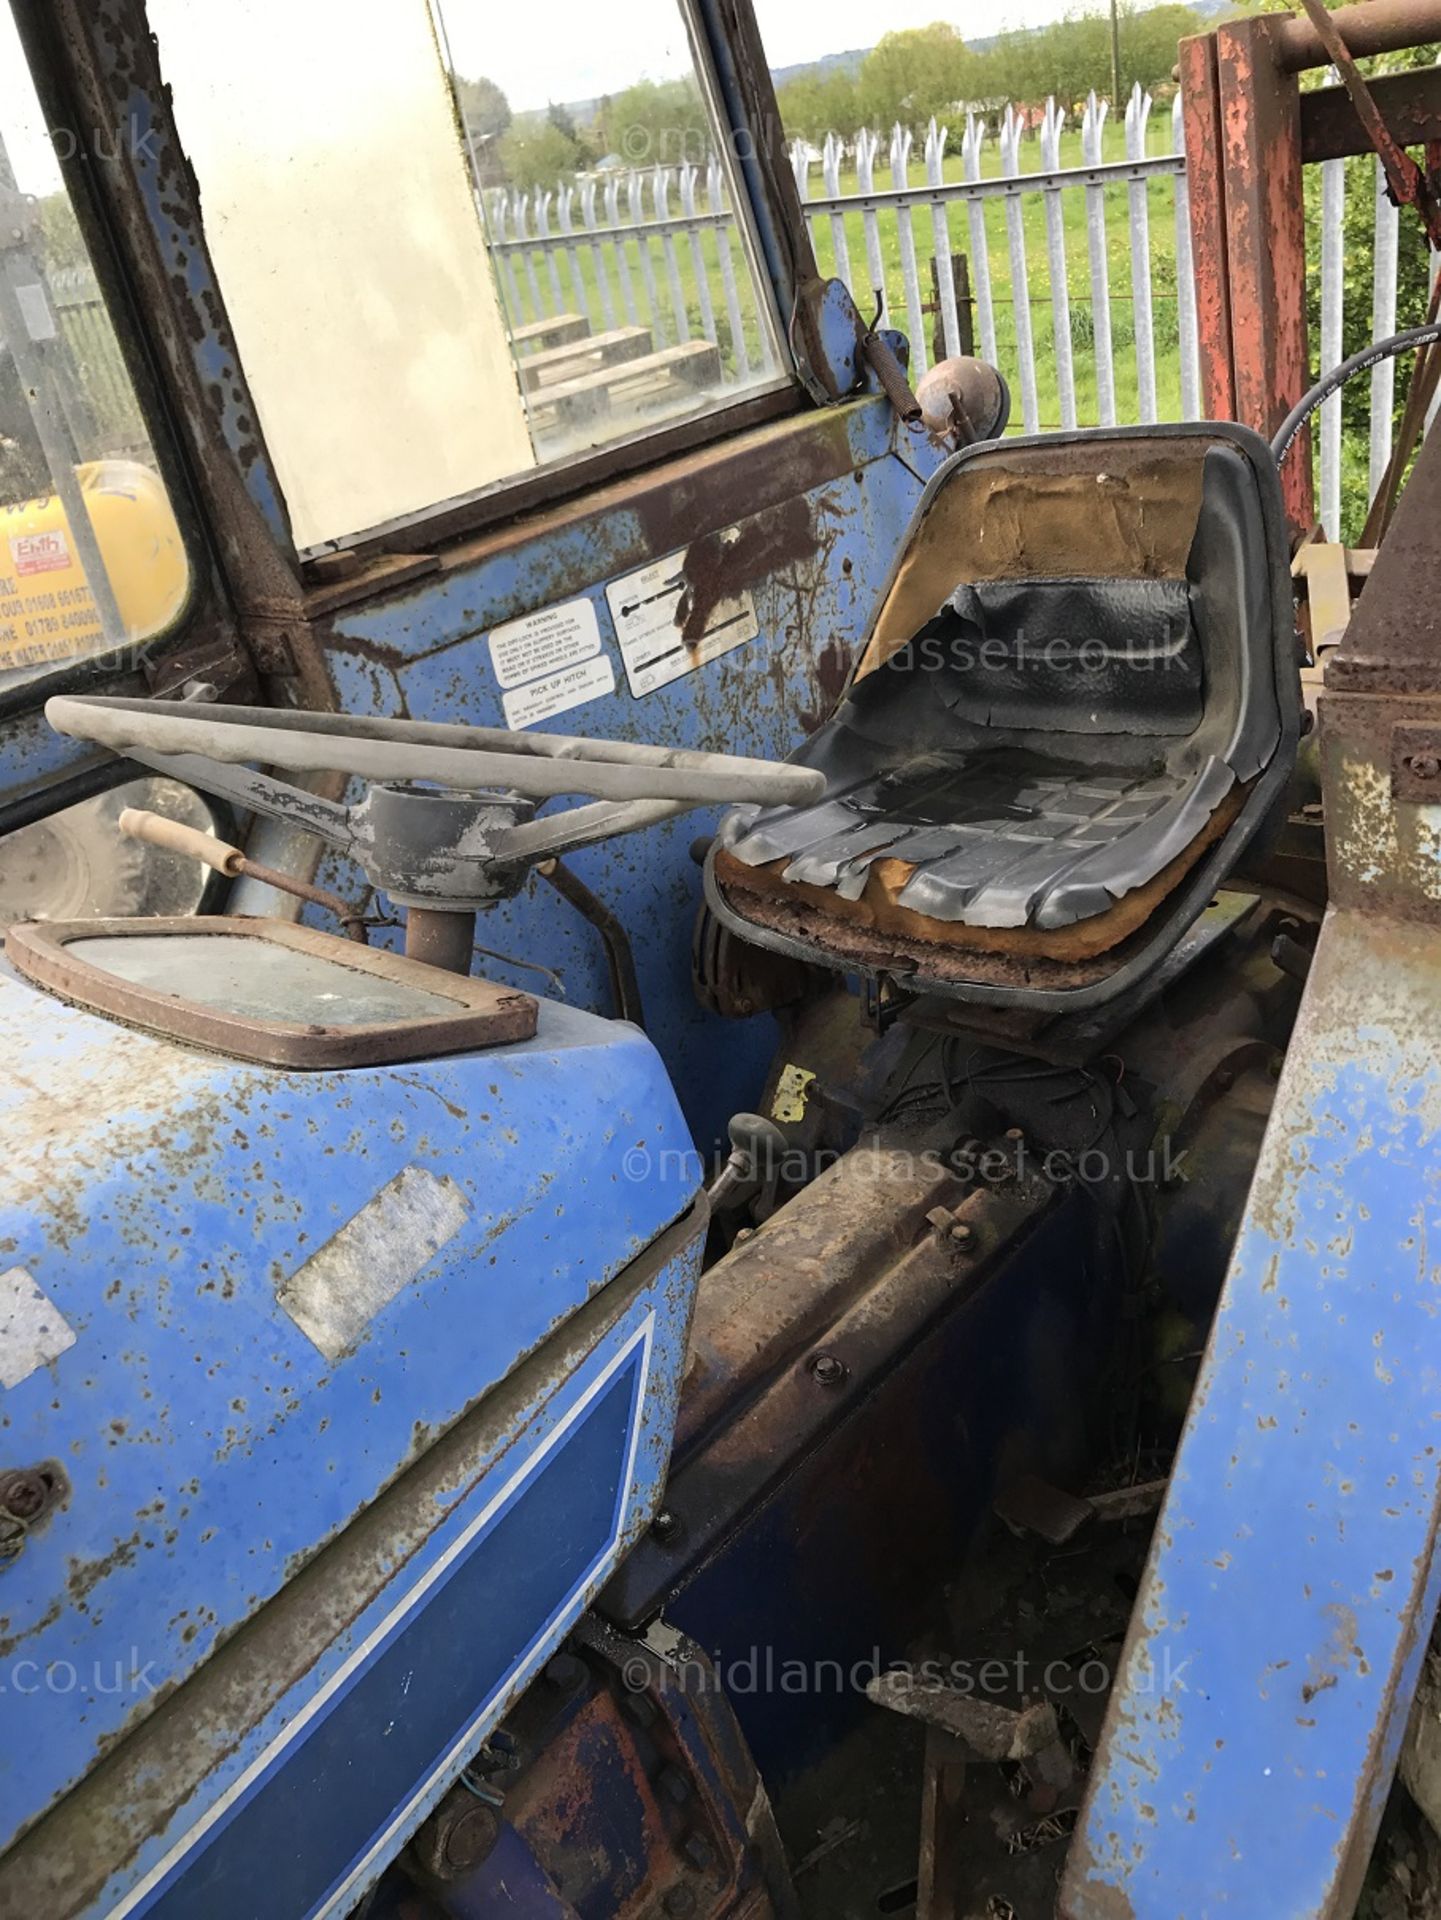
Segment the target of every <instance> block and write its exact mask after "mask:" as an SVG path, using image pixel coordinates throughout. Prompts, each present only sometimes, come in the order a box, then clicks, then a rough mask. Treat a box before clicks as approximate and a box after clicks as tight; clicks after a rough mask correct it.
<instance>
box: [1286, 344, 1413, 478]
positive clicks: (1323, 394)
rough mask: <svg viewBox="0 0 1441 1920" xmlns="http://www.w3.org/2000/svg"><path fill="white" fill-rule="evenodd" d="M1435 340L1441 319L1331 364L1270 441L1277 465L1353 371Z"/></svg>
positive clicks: (1363, 369)
mask: <svg viewBox="0 0 1441 1920" xmlns="http://www.w3.org/2000/svg"><path fill="white" fill-rule="evenodd" d="M1433 340H1441V320H1432V321H1429V322H1428V323H1427V324H1426V325H1425V326H1424V327H1412V328H1411V330H1410V331H1409V332H1408V333H1393V334H1390V335H1388V337H1387V338H1386V339H1384V340H1373V341H1372V343H1371V345H1370V346H1369V347H1362V349H1361V351H1360V352H1359V353H1353V354H1352V355H1351V357H1350V359H1349V360H1343V361H1342V362H1341V364H1340V365H1339V366H1338V367H1332V369H1331V371H1330V372H1329V373H1328V374H1327V375H1326V376H1325V378H1324V379H1321V380H1318V381H1317V382H1316V384H1315V386H1314V387H1312V388H1311V389H1310V391H1309V392H1308V393H1303V394H1302V396H1301V398H1300V399H1299V400H1298V401H1297V402H1296V404H1295V406H1294V407H1292V409H1291V411H1290V412H1289V413H1288V414H1287V415H1286V418H1285V419H1284V420H1283V421H1282V422H1281V424H1280V426H1279V427H1278V428H1277V429H1276V436H1275V438H1274V439H1273V440H1272V442H1271V452H1272V453H1273V454H1274V455H1275V458H1276V465H1277V466H1280V464H1281V462H1282V461H1283V460H1284V459H1285V458H1286V455H1287V454H1288V453H1289V452H1290V451H1291V443H1292V442H1293V441H1294V440H1295V438H1296V435H1297V434H1298V433H1299V432H1300V431H1301V429H1302V427H1304V426H1305V424H1306V422H1307V421H1308V420H1309V419H1310V418H1311V415H1312V414H1313V413H1314V412H1315V411H1316V409H1317V408H1318V407H1320V406H1322V405H1324V403H1325V402H1326V401H1327V400H1329V399H1330V398H1331V395H1332V394H1333V393H1335V392H1336V391H1337V389H1338V388H1340V387H1343V386H1345V384H1346V382H1347V381H1348V380H1349V379H1350V378H1351V376H1352V375H1353V374H1357V373H1365V371H1366V369H1367V368H1368V367H1374V366H1376V365H1377V363H1378V362H1379V361H1382V360H1391V359H1394V358H1395V356H1396V355H1397V354H1398V353H1409V352H1410V351H1411V349H1412V348H1413V347H1425V346H1429V345H1430V344H1431V342H1432V341H1433Z"/></svg>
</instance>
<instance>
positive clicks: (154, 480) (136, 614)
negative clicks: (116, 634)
mask: <svg viewBox="0 0 1441 1920" xmlns="http://www.w3.org/2000/svg"><path fill="white" fill-rule="evenodd" d="M75 477H76V479H77V480H78V481H79V482H80V488H81V492H82V493H83V494H84V496H85V504H86V506H87V508H88V510H89V514H90V521H91V524H92V526H93V527H94V529H95V539H96V543H97V545H98V546H99V548H100V553H101V557H102V559H103V560H104V562H105V570H106V572H107V573H108V574H109V576H110V588H111V591H112V593H113V594H114V595H115V602H116V605H117V606H118V608H119V610H120V619H121V623H122V625H123V627H124V629H125V634H124V637H125V639H126V640H127V641H132V642H133V641H139V640H148V639H150V638H151V637H152V635H154V634H157V633H161V632H163V631H164V629H165V628H166V627H168V626H169V625H170V623H171V622H172V621H173V620H174V619H175V618H176V616H177V615H178V614H179V612H180V609H181V607H182V606H183V605H184V603H185V592H186V585H187V582H188V579H189V571H190V569H189V563H188V562H187V560H186V557H185V548H184V546H183V544H182V542H181V538H180V529H179V527H178V526H177V525H176V524H175V515H174V514H173V513H172V511H171V508H170V501H169V499H168V497H167V495H166V492H165V487H164V484H163V483H162V481H161V480H160V478H159V476H158V475H157V474H155V473H153V472H152V471H151V470H150V468H149V467H145V466H142V465H141V464H140V462H139V461H138V460H92V461H90V462H88V463H87V464H86V465H85V466H81V467H77V468H76V469H75ZM105 645H106V641H105V635H104V633H103V632H102V630H101V625H100V615H99V612H98V610H97V608H96V605H95V601H94V599H93V598H92V596H91V593H90V589H89V587H88V586H87V585H86V584H85V572H84V569H83V568H82V567H81V565H80V558H79V555H78V554H77V552H76V549H75V542H74V539H73V538H72V536H71V532H70V522H69V520H68V519H67V518H66V514H65V509H64V508H63V507H62V506H61V504H60V501H59V500H58V498H56V496H55V495H54V494H52V495H50V497H49V498H48V499H45V500H25V501H22V502H21V503H20V504H19V505H18V506H12V507H0V672H10V671H13V670H14V669H15V668H17V667H33V666H41V665H51V664H53V663H55V662H56V661H61V660H78V659H84V658H86V657H87V656H88V655H90V654H94V653H100V652H103V651H104V649H105Z"/></svg>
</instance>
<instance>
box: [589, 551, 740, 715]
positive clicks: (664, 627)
mask: <svg viewBox="0 0 1441 1920" xmlns="http://www.w3.org/2000/svg"><path fill="white" fill-rule="evenodd" d="M684 561H685V551H684V550H682V551H681V552H679V553H672V554H669V555H668V556H667V557H666V558H665V559H664V560H654V561H652V562H651V564H650V565H649V566H648V567H642V568H641V569H640V570H639V571H638V572H636V573H626V574H622V575H621V577H620V579H619V580H612V581H611V583H610V585H609V586H608V587H607V588H606V590H605V597H606V601H607V602H608V604H609V606H610V613H611V618H612V619H613V620H614V622H615V631H616V638H617V639H618V640H619V641H620V655H621V659H622V660H623V661H624V662H625V675H626V679H627V681H628V682H629V684H630V690H631V692H632V693H633V694H634V695H635V697H636V698H637V699H639V698H640V697H641V695H642V694H646V693H654V692H655V691H656V689H657V688H658V687H666V686H669V685H670V683H671V681H672V680H679V679H680V678H681V676H682V675H683V674H687V673H694V672H695V670H696V668H697V667H703V666H705V664H706V662H707V661H709V660H717V659H719V658H720V656H721V655H722V654H723V653H729V652H730V651H731V649H732V648H733V647H741V646H744V645H745V643H746V641H748V640H754V639H755V637H756V635H757V634H758V633H759V632H760V625H759V623H758V622H757V620H756V609H755V602H754V600H752V599H751V597H750V595H749V593H737V594H731V595H728V596H727V597H726V598H724V599H720V600H717V601H716V602H715V605H714V606H713V607H712V608H711V609H710V612H709V614H708V616H707V618H706V622H705V626H704V628H703V630H702V631H701V632H700V633H699V634H697V635H695V636H694V637H693V638H690V639H687V638H685V637H684V636H683V635H682V633H681V629H680V622H679V620H678V619H677V613H678V611H679V608H680V603H681V596H682V593H683V592H684V590H685V584H686V582H685V574H684V570H683V568H684Z"/></svg>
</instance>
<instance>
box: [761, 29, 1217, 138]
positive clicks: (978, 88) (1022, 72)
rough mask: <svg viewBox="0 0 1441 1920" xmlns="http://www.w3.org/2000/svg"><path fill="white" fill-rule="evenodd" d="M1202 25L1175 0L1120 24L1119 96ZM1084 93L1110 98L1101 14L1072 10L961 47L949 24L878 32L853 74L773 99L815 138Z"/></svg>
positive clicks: (797, 86)
mask: <svg viewBox="0 0 1441 1920" xmlns="http://www.w3.org/2000/svg"><path fill="white" fill-rule="evenodd" d="M1205 24H1207V23H1205V22H1203V21H1202V19H1201V16H1200V15H1199V14H1198V13H1197V12H1196V11H1195V10H1194V9H1193V8H1192V7H1189V6H1185V5H1182V4H1180V0H1169V3H1168V4H1165V5H1162V6H1155V7H1147V8H1145V9H1138V8H1136V7H1135V6H1134V5H1123V6H1122V8H1121V17H1120V41H1121V92H1122V96H1123V98H1124V96H1125V95H1126V94H1128V93H1129V92H1130V89H1131V87H1132V85H1133V84H1134V83H1135V82H1137V81H1139V82H1140V84H1141V86H1142V87H1145V88H1149V89H1151V90H1152V91H1154V90H1155V89H1156V88H1157V87H1159V86H1161V85H1164V84H1166V83H1168V82H1169V81H1170V79H1171V72H1172V69H1173V68H1174V66H1175V64H1176V46H1177V42H1178V41H1179V40H1181V39H1182V38H1183V37H1185V36H1186V35H1187V34H1192V33H1199V32H1200V31H1201V30H1202V28H1203V26H1204V25H1205ZM1092 90H1094V91H1095V92H1096V93H1098V94H1104V95H1107V96H1109V94H1110V92H1111V22H1110V15H1109V13H1108V12H1093V13H1076V14H1072V15H1070V16H1069V17H1068V18H1067V19H1064V20H1056V21H1053V22H1052V23H1051V24H1050V25H1049V26H1045V27H1035V28H1031V29H1029V30H1024V31H1013V32H1007V33H1001V34H998V35H997V36H996V38H995V39H994V40H992V41H990V42H989V43H988V44H987V45H986V46H984V47H980V48H974V47H969V46H967V45H966V43H965V41H964V40H963V39H962V38H961V36H960V34H959V33H957V31H956V29H955V28H954V27H953V26H951V25H950V23H949V22H947V21H943V20H937V21H935V22H933V23H932V24H931V25H930V26H928V27H910V28H907V29H905V30H904V31H902V32H897V33H888V34H886V35H884V36H883V38H882V39H881V40H880V41H878V43H877V44H876V45H875V46H874V47H873V48H872V49H871V50H870V52H869V53H867V54H866V55H865V57H864V58H863V59H862V60H861V62H860V64H859V67H858V69H857V70H856V71H855V72H853V73H852V72H848V71H846V70H845V69H842V68H832V69H830V70H829V71H827V70H825V69H824V68H821V69H816V70H814V71H812V72H810V73H802V74H798V75H797V76H796V78H795V79H793V80H790V81H787V82H786V84H785V85H784V86H782V87H781V88H780V89H779V91H778V93H777V96H776V98H777V101H778V103H779V106H780V110H781V120H782V123H783V124H784V126H785V129H786V131H787V133H790V134H795V135H799V136H800V137H801V138H802V139H806V140H812V141H815V140H819V139H821V138H822V137H823V136H824V135H825V134H827V133H832V132H834V133H849V132H850V131H851V130H852V129H853V128H856V127H881V128H888V127H891V126H893V125H895V124H897V123H899V124H900V125H901V126H908V127H910V128H912V129H913V130H914V131H915V132H917V133H920V132H921V131H923V129H924V128H925V126H926V123H927V122H928V121H929V120H931V119H932V118H933V117H934V118H935V119H938V120H945V119H948V118H954V116H955V114H956V112H957V110H958V109H960V108H964V107H975V108H977V109H981V110H988V111H989V110H995V109H997V108H1002V107H1004V106H1005V105H1006V104H1007V103H1008V102H1011V101H1015V102H1017V103H1019V102H1035V103H1037V104H1039V103H1040V102H1042V101H1044V100H1045V99H1046V98H1047V97H1048V96H1050V95H1054V96H1055V98H1056V99H1057V100H1058V101H1059V102H1061V103H1062V104H1064V105H1066V106H1071V105H1072V104H1074V103H1075V102H1076V101H1079V100H1084V98H1085V97H1086V95H1087V94H1088V93H1090V92H1091V91H1092Z"/></svg>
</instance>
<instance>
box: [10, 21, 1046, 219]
mask: <svg viewBox="0 0 1441 1920" xmlns="http://www.w3.org/2000/svg"><path fill="white" fill-rule="evenodd" d="M406 3H407V4H410V5H417V6H418V5H421V4H423V0H406ZM397 4H398V0H283V4H274V3H273V0H204V10H203V12H202V11H201V9H200V6H199V5H198V4H197V7H196V10H195V12H194V13H193V14H191V15H189V20H190V21H193V23H194V25H195V28H196V29H197V30H200V28H201V23H202V21H203V22H204V30H205V31H210V30H211V29H212V28H213V31H214V36H215V57H216V59H217V60H223V59H225V58H226V57H227V55H226V34H225V31H224V29H225V27H226V25H227V19H226V16H227V14H229V15H230V16H231V21H232V23H240V22H246V23H248V22H251V21H254V20H257V19H265V18H272V19H273V18H276V17H279V18H282V19H283V17H284V10H285V7H286V6H300V7H320V8H324V9H325V10H326V11H327V12H329V13H334V14H335V15H336V31H337V33H338V34H340V35H341V36H342V39H343V38H344V36H346V35H350V34H354V33H357V32H359V31H361V30H364V31H366V32H367V33H369V34H374V35H383V34H384V31H385V15H386V12H387V10H388V9H389V8H390V7H393V6H395V5H397ZM1071 4H1072V0H985V3H984V4H977V3H976V0H949V3H948V0H889V4H888V5H887V6H886V8H885V10H884V13H883V14H882V15H880V16H878V15H877V11H876V8H875V6H874V4H872V0H829V4H828V5H827V6H826V7H825V8H824V10H817V8H816V7H815V6H813V5H810V4H802V0H758V3H757V12H758V14H759V17H760V23H761V31H762V34H763V35H764V38H765V44H766V51H767V54H768V56H769V58H770V63H771V65H772V66H775V67H788V66H795V65H798V64H800V63H801V62H803V61H807V60H817V59H819V58H820V57H821V56H822V55H823V54H826V53H840V52H843V51H845V50H846V49H848V48H851V47H866V46H870V45H872V44H873V43H874V41H875V40H876V39H877V38H878V36H879V33H880V32H881V31H884V30H891V29H896V28H901V27H914V26H924V25H925V24H926V23H927V22H928V21H931V20H935V19H947V20H950V21H952V22H953V23H954V25H955V26H956V27H957V28H958V29H959V31H960V32H961V33H962V34H963V35H973V36H976V37H978V38H980V37H984V36H986V35H988V34H993V33H996V32H998V31H1000V30H1001V29H1002V28H1003V27H1008V26H1034V25H1038V24H1040V23H1041V22H1043V21H1046V20H1054V19H1058V18H1059V17H1060V16H1061V15H1062V14H1064V13H1065V12H1067V11H1068V10H1069V8H1070V6H1071ZM440 6H441V12H442V16H443V20H444V26H445V31H446V33H447V35H448V36H449V40H450V49H451V55H452V58H453V60H454V62H455V67H456V71H457V72H459V73H462V74H466V75H468V76H472V77H474V76H477V75H480V74H488V75H489V76H490V78H491V79H492V80H495V81H496V82H497V83H498V84H499V85H500V86H501V87H503V88H504V90H505V92H506V94H507V96H508V97H509V99H510V102H511V105H512V106H513V107H515V108H517V109H518V110H520V111H524V110H525V109H527V108H533V107H543V106H544V105H545V104H546V102H547V101H549V100H560V101H564V100H591V99H596V98H598V97H599V96H600V95H601V94H606V93H619V92H620V91H621V90H622V89H623V88H625V87H627V86H629V85H630V84H631V83H632V82H633V81H635V80H640V79H651V80H666V79H671V78H674V77H675V76H676V75H677V74H681V73H684V72H686V71H688V69H689V67H690V55H689V51H688V48H687V43H686V38H685V32H684V29H683V28H682V26H681V23H680V14H679V12H678V10H677V8H676V6H675V4H674V0H620V5H618V6H612V7H600V6H598V5H597V4H596V0H533V4H529V5H520V4H517V0H440ZM232 30H233V26H232ZM278 52H279V53H280V57H283V48H282V49H278ZM164 55H165V48H164V43H163V40H162V44H161V60H162V63H163V61H164ZM263 126H264V116H263V114H258V115H257V132H259V131H260V130H261V129H262V128H263ZM268 131H269V130H267V132H268ZM0 133H3V135H4V138H5V143H6V145H7V147H8V149H9V152H10V158H11V162H12V165H13V166H14V169H15V174H16V178H17V180H18V183H19V185H20V186H21V188H22V189H23V190H24V191H25V192H27V193H50V192H53V191H54V189H55V188H56V187H57V186H58V185H59V183H60V176H59V173H58V171H57V169H56V166H55V162H54V156H53V154H52V152H51V151H50V146H49V143H48V141H47V139H46V132H45V127H44V124H43V122H42V120H41V118H40V115H39V113H38V112H37V110H36V105H35V100H34V96H33V94H32V92H31V89H30V84H29V79H28V76H27V75H26V72H25V69H24V63H23V61H22V60H21V57H20V49H19V44H18V42H17V40H16V37H15V29H14V25H13V22H12V19H11V15H10V9H9V6H8V4H7V0H0ZM102 137H105V136H102Z"/></svg>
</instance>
